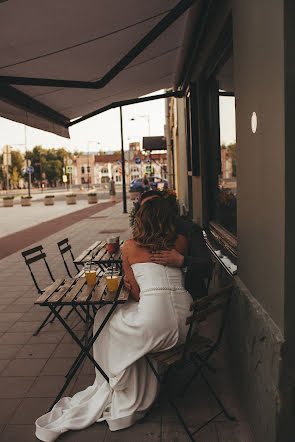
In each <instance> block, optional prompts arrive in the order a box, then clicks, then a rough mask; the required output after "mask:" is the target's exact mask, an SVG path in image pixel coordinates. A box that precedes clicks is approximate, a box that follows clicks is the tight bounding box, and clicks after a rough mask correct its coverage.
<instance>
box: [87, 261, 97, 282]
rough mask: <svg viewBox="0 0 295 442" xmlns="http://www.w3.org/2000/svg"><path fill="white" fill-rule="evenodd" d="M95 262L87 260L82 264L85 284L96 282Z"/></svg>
mask: <svg viewBox="0 0 295 442" xmlns="http://www.w3.org/2000/svg"><path fill="white" fill-rule="evenodd" d="M97 268H98V266H97V264H95V263H94V262H91V261H89V262H87V263H86V264H85V265H84V273H85V278H86V282H87V285H94V284H95V283H96V271H97Z"/></svg>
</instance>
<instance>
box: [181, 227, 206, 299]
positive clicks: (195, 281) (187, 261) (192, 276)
mask: <svg viewBox="0 0 295 442" xmlns="http://www.w3.org/2000/svg"><path fill="white" fill-rule="evenodd" d="M188 240H189V241H188V242H189V250H188V255H187V256H185V257H184V266H186V267H187V273H186V278H185V285H186V289H187V290H188V291H189V292H190V293H191V295H192V297H193V298H194V299H197V298H199V297H202V296H206V294H207V289H206V284H205V280H206V279H208V278H210V276H211V273H212V269H213V263H212V261H211V259H210V254H209V251H208V248H207V246H206V242H205V240H204V237H203V233H202V229H201V228H200V226H198V225H197V224H194V226H193V228H192V230H191V234H190V237H189V238H188Z"/></svg>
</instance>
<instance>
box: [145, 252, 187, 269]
mask: <svg viewBox="0 0 295 442" xmlns="http://www.w3.org/2000/svg"><path fill="white" fill-rule="evenodd" d="M183 260H184V256H183V255H182V254H181V253H179V252H178V251H177V250H175V249H172V250H160V251H158V252H152V254H151V261H152V262H154V263H155V264H162V265H164V266H170V267H182V264H183Z"/></svg>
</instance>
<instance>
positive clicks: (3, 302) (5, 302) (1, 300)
mask: <svg viewBox="0 0 295 442" xmlns="http://www.w3.org/2000/svg"><path fill="white" fill-rule="evenodd" d="M15 299H16V297H9V298H7V297H2V296H0V305H10V304H11V303H12V302H13V301H14V300H15Z"/></svg>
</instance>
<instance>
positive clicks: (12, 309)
mask: <svg viewBox="0 0 295 442" xmlns="http://www.w3.org/2000/svg"><path fill="white" fill-rule="evenodd" d="M2 307H3V309H2V312H9V313H25V312H27V311H28V310H29V309H30V308H31V307H30V305H29V304H15V303H12V304H9V305H7V306H5V305H4V306H2ZM0 311H1V308H0Z"/></svg>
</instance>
